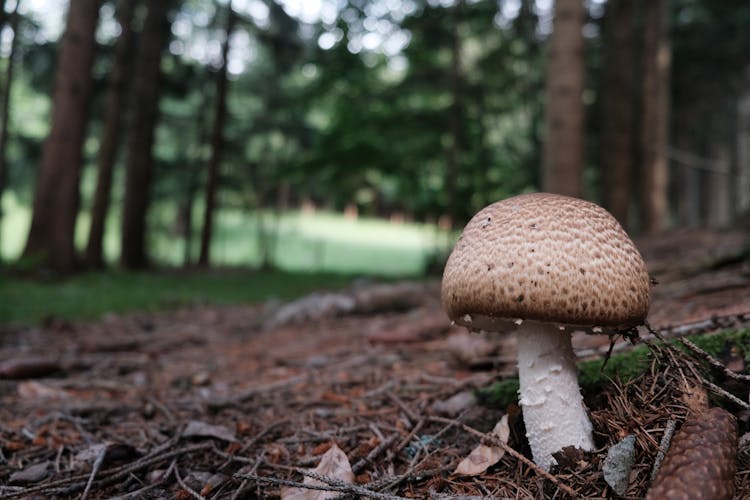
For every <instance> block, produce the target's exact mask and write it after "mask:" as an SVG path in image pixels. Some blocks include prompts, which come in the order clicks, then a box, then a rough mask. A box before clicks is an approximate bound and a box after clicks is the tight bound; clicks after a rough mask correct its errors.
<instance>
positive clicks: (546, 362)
mask: <svg viewBox="0 0 750 500" xmlns="http://www.w3.org/2000/svg"><path fill="white" fill-rule="evenodd" d="M442 302H443V308H444V309H445V311H446V312H447V314H448V316H449V317H450V318H451V319H452V320H453V321H455V322H456V323H458V324H460V325H463V326H465V327H467V328H468V329H469V330H471V331H495V332H512V331H514V332H515V334H516V338H517V341H518V378H519V386H520V388H519V402H520V404H521V407H522V408H523V419H524V423H525V424H526V435H527V437H528V440H529V445H530V447H531V451H532V455H533V458H534V462H536V463H537V465H539V466H541V467H542V468H544V469H549V468H550V467H551V466H552V465H553V464H555V463H556V462H555V459H554V458H553V454H554V453H556V452H558V451H560V450H562V449H563V448H565V447H568V446H573V447H577V448H580V449H582V450H585V451H591V450H593V448H594V441H593V436H592V425H591V422H590V420H589V418H588V415H587V413H586V409H585V407H584V404H583V398H582V396H581V393H580V389H579V387H578V373H577V367H576V359H575V354H574V353H573V347H572V344H571V337H570V333H571V332H572V331H573V330H584V331H587V332H590V333H611V332H615V331H620V330H623V329H629V328H632V327H634V326H636V325H639V324H642V323H643V322H644V320H645V318H646V314H647V313H648V308H649V304H650V281H649V276H648V273H647V272H646V266H645V264H644V262H643V258H642V257H641V255H640V253H639V252H638V250H637V249H636V247H635V245H634V244H633V242H632V241H631V240H630V238H629V237H628V235H627V234H626V233H625V231H624V230H623V229H622V227H621V226H620V224H619V223H618V222H617V220H615V218H614V217H613V216H612V215H611V214H610V213H609V212H607V211H606V210H604V209H603V208H601V207H599V206H597V205H596V204H594V203H590V202H587V201H584V200H579V199H576V198H570V197H567V196H561V195H555V194H549V193H533V194H523V195H519V196H515V197H512V198H508V199H506V200H503V201H499V202H496V203H493V204H491V205H489V206H487V207H485V208H484V209H482V210H481V211H479V212H478V213H477V214H476V215H475V216H474V217H473V218H472V219H471V220H470V221H469V223H468V224H467V225H466V227H465V228H464V230H463V233H462V234H461V237H460V238H459V240H458V242H457V243H456V245H455V247H454V248H453V251H452V252H451V255H450V257H449V258H448V261H447V263H446V266H445V271H444V273H443V282H442Z"/></svg>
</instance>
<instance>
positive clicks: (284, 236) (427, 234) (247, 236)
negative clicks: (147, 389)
mask: <svg viewBox="0 0 750 500" xmlns="http://www.w3.org/2000/svg"><path fill="white" fill-rule="evenodd" d="M2 202H3V208H4V216H3V219H2V226H0V230H1V231H2V238H0V259H3V258H4V259H5V260H7V261H13V260H14V259H16V258H17V257H18V255H19V254H20V253H21V251H22V249H23V245H24V243H25V240H26V236H27V234H28V227H29V224H30V220H31V212H30V209H29V207H28V206H26V205H24V204H23V203H21V201H19V200H18V199H17V198H16V197H15V195H14V193H12V192H9V193H6V195H5V196H4V198H3V200H2ZM173 205H174V203H166V202H162V203H155V204H154V205H153V207H152V211H151V213H150V217H149V221H148V223H149V233H148V244H149V247H150V248H149V253H150V256H151V257H152V258H153V259H154V261H155V262H156V263H157V264H160V265H166V266H171V267H175V266H180V265H181V264H182V259H183V256H184V253H185V241H184V239H183V238H182V237H181V236H180V235H179V234H177V233H176V231H175V220H176V213H175V207H174V206H173ZM118 208H119V205H118V204H117V203H114V204H113V210H112V211H111V212H112V213H111V217H110V219H109V220H108V223H107V232H106V235H105V238H104V250H105V257H106V259H107V260H108V261H109V262H111V263H116V262H117V258H118V256H119V248H120V237H119V229H120V219H119V214H118V213H117V212H118ZM194 219H195V221H196V224H199V223H200V221H202V214H201V209H200V207H197V208H196V213H195V217H194ZM259 220H260V217H258V216H257V214H256V213H253V212H248V211H241V210H223V211H220V212H219V213H218V214H217V219H216V223H215V228H216V229H215V233H214V238H213V242H212V246H211V256H212V263H213V264H214V265H216V266H220V267H226V266H230V267H258V265H259V264H260V263H261V257H260V254H261V252H260V244H259V240H260V238H259V234H260V231H259V230H258V224H259ZM262 221H263V227H265V228H273V230H272V231H270V234H271V236H272V238H273V240H274V242H275V243H274V244H273V245H272V247H271V250H272V255H273V263H274V264H275V266H276V267H277V268H279V269H283V270H286V271H297V272H299V271H302V272H308V273H309V272H328V273H345V274H358V273H361V274H369V275H378V276H405V275H417V274H420V273H421V272H422V271H423V270H424V267H425V264H426V262H427V260H428V259H429V258H430V257H431V256H432V255H433V254H434V253H435V252H436V251H444V250H445V249H447V248H448V247H449V246H452V243H453V237H452V236H450V235H448V234H446V233H444V232H440V231H438V230H437V229H436V228H435V226H434V225H429V224H417V223H398V224H397V223H391V222H389V221H387V220H382V219H368V218H357V219H352V218H346V217H344V216H343V215H341V214H338V213H330V212H320V211H318V212H315V213H303V212H299V211H291V212H287V213H283V214H281V215H280V216H273V215H272V214H269V213H264V214H263V216H262ZM88 227H89V217H88V213H87V212H86V211H82V212H81V215H80V216H79V217H78V222H77V225H76V244H77V246H78V248H79V249H83V248H84V247H85V243H86V237H87V235H88ZM199 237H200V227H198V226H196V227H195V228H194V231H193V241H192V242H191V251H192V256H193V258H195V257H197V255H198V244H199V241H198V238H199Z"/></svg>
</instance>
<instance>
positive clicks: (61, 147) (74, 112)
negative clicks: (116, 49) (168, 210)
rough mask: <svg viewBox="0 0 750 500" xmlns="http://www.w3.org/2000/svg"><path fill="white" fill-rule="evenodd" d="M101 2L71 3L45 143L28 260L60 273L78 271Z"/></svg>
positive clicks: (88, 0) (26, 251) (73, 0)
mask: <svg viewBox="0 0 750 500" xmlns="http://www.w3.org/2000/svg"><path fill="white" fill-rule="evenodd" d="M99 3H100V2H98V1H96V0H71V2H70V8H69V10H68V18H67V25H66V28H65V35H64V36H63V40H62V45H61V47H60V56H59V60H58V66H57V71H56V74H55V89H54V96H53V110H52V120H51V121H52V126H51V130H50V133H49V136H48V137H47V140H46V142H45V143H44V148H43V151H42V160H41V164H40V169H39V174H38V176H37V182H36V191H35V193H34V207H33V215H32V220H31V229H30V230H29V237H28V239H27V240H26V248H25V250H24V255H26V256H39V257H41V258H42V260H43V262H44V263H45V264H47V265H49V266H51V267H52V268H53V269H55V270H56V271H58V272H63V273H65V272H70V271H72V270H73V268H74V265H75V246H74V233H75V223H76V216H77V215H78V204H79V191H78V183H79V179H80V175H81V163H82V161H83V141H84V139H85V132H86V122H87V118H88V109H89V101H90V98H91V87H92V80H91V65H92V62H93V59H94V47H95V36H94V35H95V31H96V22H97V18H98V16H99Z"/></svg>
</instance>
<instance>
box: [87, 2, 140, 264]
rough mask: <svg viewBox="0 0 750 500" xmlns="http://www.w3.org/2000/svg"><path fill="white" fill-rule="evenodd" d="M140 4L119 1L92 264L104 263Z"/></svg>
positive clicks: (90, 247)
mask: <svg viewBox="0 0 750 500" xmlns="http://www.w3.org/2000/svg"><path fill="white" fill-rule="evenodd" d="M136 4H137V0H120V2H119V11H118V21H119V23H120V30H121V31H120V37H119V38H118V40H117V44H116V46H115V55H114V61H113V63H112V73H111V74H110V80H109V88H108V89H107V104H106V111H105V113H106V115H105V118H104V130H103V132H102V139H101V146H100V148H99V156H98V158H97V179H96V191H95V193H94V203H93V205H92V207H91V227H90V229H89V239H88V244H87V246H86V264H87V265H89V266H91V267H102V266H103V264H104V258H103V251H102V244H103V239H104V228H105V223H106V220H107V214H108V213H109V205H110V194H111V191H112V171H113V169H114V165H115V160H116V157H117V150H118V148H119V145H120V135H121V129H122V118H121V117H122V115H123V114H124V111H125V106H124V105H125V97H126V94H127V87H128V75H129V74H130V66H131V64H130V61H131V52H132V45H133V29H132V21H133V14H134V12H135V7H136Z"/></svg>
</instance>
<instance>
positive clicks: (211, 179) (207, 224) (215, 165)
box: [198, 1, 236, 267]
mask: <svg viewBox="0 0 750 500" xmlns="http://www.w3.org/2000/svg"><path fill="white" fill-rule="evenodd" d="M235 19H236V16H235V14H234V11H233V10H232V2H231V1H230V2H229V6H228V13H227V25H226V32H225V38H224V42H223V44H222V48H221V58H222V60H221V67H220V68H219V71H217V73H216V112H215V118H214V127H213V132H212V134H211V157H210V159H209V161H208V179H207V181H206V209H205V211H204V213H203V232H202V233H201V248H200V255H199V256H198V265H199V266H202V267H207V266H208V265H209V264H210V261H211V239H212V236H213V223H214V212H215V211H216V210H215V209H216V190H217V186H218V182H219V177H220V174H221V172H220V170H221V160H222V156H223V152H224V123H225V122H226V118H227V102H226V101H227V84H228V81H227V57H228V55H229V39H230V37H231V35H232V31H233V30H234V24H235Z"/></svg>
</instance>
